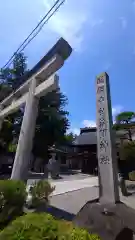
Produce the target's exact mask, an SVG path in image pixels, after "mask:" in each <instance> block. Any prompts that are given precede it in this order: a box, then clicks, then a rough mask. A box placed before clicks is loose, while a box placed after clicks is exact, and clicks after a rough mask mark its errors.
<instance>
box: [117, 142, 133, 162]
mask: <svg viewBox="0 0 135 240" xmlns="http://www.w3.org/2000/svg"><path fill="white" fill-rule="evenodd" d="M119 152H120V159H121V160H133V159H135V141H128V142H125V143H123V144H121V146H120V148H119Z"/></svg>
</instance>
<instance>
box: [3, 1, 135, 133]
mask: <svg viewBox="0 0 135 240" xmlns="http://www.w3.org/2000/svg"><path fill="white" fill-rule="evenodd" d="M53 3H54V0H34V1H33V0H23V1H22V0H20V1H18V0H4V1H2V0H1V4H0V29H1V31H0V67H2V66H3V65H4V64H5V62H6V61H7V60H8V59H9V57H10V56H11V55H12V53H13V52H14V51H15V50H16V48H17V47H18V45H19V44H20V43H21V42H22V40H24V39H25V37H27V35H28V34H29V33H30V32H31V30H32V29H33V28H34V27H35V25H36V24H37V23H38V21H39V20H40V19H41V18H42V16H43V15H44V14H45V12H47V10H48V9H49V7H50V6H51V5H52V4H53ZM61 36H62V37H64V38H65V39H66V40H68V42H69V43H70V45H71V46H72V47H73V53H72V55H71V56H70V58H69V59H68V61H67V62H66V63H65V65H64V67H63V68H62V69H61V70H60V71H59V76H60V86H61V90H62V91H63V92H64V93H65V94H66V95H67V97H68V100H69V104H68V106H67V109H68V110H69V112H70V121H71V130H72V131H74V132H75V133H78V129H79V128H80V127H84V126H94V125H95V117H96V116H95V76H96V75H98V74H99V73H100V72H103V71H106V72H107V73H108V74H109V76H110V83H111V96H112V108H113V115H115V114H117V113H118V112H119V111H122V110H133V111H135V97H134V96H135V1H133V0H119V1H118V0H109V1H108V0H83V1H81V0H79V1H78V0H66V3H65V4H64V6H62V7H61V9H60V10H59V12H58V13H57V14H56V15H55V16H54V17H53V18H52V19H51V20H50V21H49V23H48V24H47V25H45V27H44V29H43V30H42V32H41V33H40V34H39V35H38V37H37V38H36V39H35V40H34V41H33V42H32V43H31V44H30V45H29V46H28V48H26V49H25V54H26V56H28V66H29V67H32V66H33V65H34V64H36V62H37V61H39V60H40V58H41V57H43V56H44V55H45V53H46V51H47V50H49V48H50V47H51V46H52V45H53V44H54V43H55V42H56V41H57V40H58V39H59V37H61Z"/></svg>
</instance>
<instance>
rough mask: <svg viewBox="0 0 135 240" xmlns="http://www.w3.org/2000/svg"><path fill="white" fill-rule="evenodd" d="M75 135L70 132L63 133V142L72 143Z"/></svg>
mask: <svg viewBox="0 0 135 240" xmlns="http://www.w3.org/2000/svg"><path fill="white" fill-rule="evenodd" d="M75 137H76V135H74V134H73V133H72V132H70V133H68V134H66V135H65V144H68V145H71V144H73V142H74V140H75Z"/></svg>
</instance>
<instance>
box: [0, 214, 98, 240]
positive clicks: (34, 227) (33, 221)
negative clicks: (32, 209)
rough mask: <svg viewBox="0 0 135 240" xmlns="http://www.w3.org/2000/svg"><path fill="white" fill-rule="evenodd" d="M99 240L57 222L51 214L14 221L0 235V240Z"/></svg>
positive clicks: (31, 215)
mask: <svg viewBox="0 0 135 240" xmlns="http://www.w3.org/2000/svg"><path fill="white" fill-rule="evenodd" d="M28 239H29V240H43V239H48V240H49V239H50V240H55V239H58V240H78V239H81V240H99V238H98V236H96V235H94V234H91V235H90V234H89V233H88V232H87V231H85V230H83V229H79V228H75V227H74V226H73V225H72V223H68V222H66V221H62V220H61V221H58V220H55V219H54V218H53V217H52V216H51V215H49V214H43V213H42V214H36V213H30V214H27V215H25V216H22V217H19V218H18V219H16V220H14V221H13V222H12V223H11V224H10V225H9V226H8V227H6V228H5V229H4V230H3V231H2V232H1V233H0V240H28Z"/></svg>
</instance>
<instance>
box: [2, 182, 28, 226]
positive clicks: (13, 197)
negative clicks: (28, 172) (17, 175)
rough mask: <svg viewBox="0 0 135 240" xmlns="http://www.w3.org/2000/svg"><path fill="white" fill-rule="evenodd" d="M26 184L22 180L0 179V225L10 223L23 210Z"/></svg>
mask: <svg viewBox="0 0 135 240" xmlns="http://www.w3.org/2000/svg"><path fill="white" fill-rule="evenodd" d="M25 200H26V186H25V184H24V183H23V182H21V181H15V180H1V181H0V226H2V224H5V223H8V222H9V221H11V220H12V219H14V218H15V217H16V216H19V215H20V214H22V212H23V205H24V202H25Z"/></svg>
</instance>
